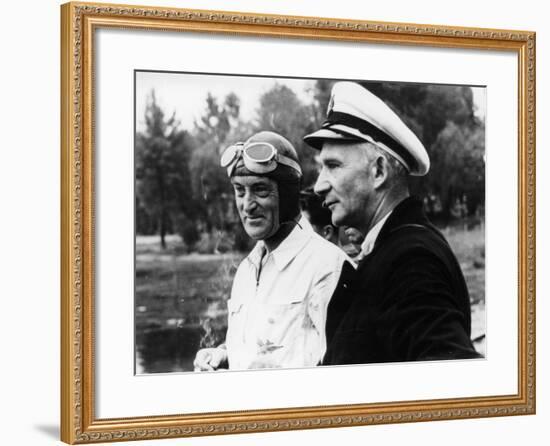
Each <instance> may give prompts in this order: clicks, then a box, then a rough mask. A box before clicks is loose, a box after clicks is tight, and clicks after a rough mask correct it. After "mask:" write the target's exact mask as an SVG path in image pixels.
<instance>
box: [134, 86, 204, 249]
mask: <svg viewBox="0 0 550 446" xmlns="http://www.w3.org/2000/svg"><path fill="white" fill-rule="evenodd" d="M145 122H146V131H145V133H138V134H137V135H136V195H137V198H138V200H139V204H140V205H142V207H140V208H139V209H140V214H139V213H138V214H137V215H138V217H139V216H140V215H147V217H148V218H149V219H151V220H153V221H154V222H155V223H154V226H155V227H156V228H157V230H158V232H159V233H160V237H161V244H162V246H163V247H166V242H165V236H166V234H167V233H170V232H172V231H173V229H174V221H175V218H176V217H177V216H178V215H180V214H185V215H187V216H189V217H190V218H193V214H194V211H195V210H194V202H193V200H192V197H191V183H190V179H191V177H190V173H189V167H190V163H189V161H190V155H191V147H192V141H191V137H190V135H189V134H188V133H186V132H184V131H181V130H179V123H178V122H177V120H176V118H175V116H174V115H173V116H172V117H171V118H169V119H165V117H164V112H163V110H162V109H161V108H160V107H159V105H158V104H157V101H156V97H155V92H154V91H152V92H151V94H150V96H149V100H148V103H147V107H146V111H145ZM137 226H138V228H140V227H141V226H143V222H140V223H139V224H138V225H137Z"/></svg>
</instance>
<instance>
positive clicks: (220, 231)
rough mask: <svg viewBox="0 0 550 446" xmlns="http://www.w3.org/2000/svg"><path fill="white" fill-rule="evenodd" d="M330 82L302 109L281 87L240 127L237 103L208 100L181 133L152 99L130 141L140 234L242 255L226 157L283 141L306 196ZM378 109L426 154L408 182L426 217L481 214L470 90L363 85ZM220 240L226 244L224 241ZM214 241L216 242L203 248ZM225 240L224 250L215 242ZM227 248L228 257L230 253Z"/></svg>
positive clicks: (480, 146)
mask: <svg viewBox="0 0 550 446" xmlns="http://www.w3.org/2000/svg"><path fill="white" fill-rule="evenodd" d="M333 83H334V81H332V80H324V79H323V80H317V81H315V82H314V83H313V86H312V88H311V91H310V92H309V93H310V95H311V97H312V99H313V100H312V102H311V103H303V102H302V101H301V100H300V99H299V97H298V96H297V95H296V93H295V92H294V91H293V90H292V89H291V88H289V87H288V86H286V85H284V84H282V83H275V84H274V86H273V87H272V88H271V89H269V90H268V91H266V92H264V93H263V94H262V95H261V97H260V98H259V101H258V105H257V107H256V110H255V117H254V119H252V120H250V121H245V120H243V119H242V118H241V116H240V112H241V103H240V99H239V97H238V96H237V95H236V94H235V93H229V94H228V95H226V96H225V97H224V98H216V97H214V96H213V95H212V94H210V93H208V94H207V95H206V97H205V102H204V110H203V112H202V115H201V117H200V118H198V119H197V121H196V122H195V123H194V125H193V127H192V128H190V129H185V130H183V129H180V124H179V122H178V121H177V119H176V117H175V115H172V116H171V117H170V118H166V117H165V114H164V111H163V110H162V109H161V108H160V107H159V105H158V104H157V101H156V97H155V93H154V91H152V92H151V93H150V95H149V97H148V102H147V107H146V112H145V121H146V130H145V131H144V132H140V133H138V134H137V135H136V230H137V232H138V233H139V234H153V233H158V234H160V235H161V241H162V244H163V246H164V237H165V235H166V234H168V233H178V234H179V235H180V236H181V237H182V240H183V242H184V243H185V245H186V249H187V250H199V251H204V252H217V251H219V250H220V247H221V246H223V248H222V249H223V250H226V249H229V248H230V249H233V250H243V251H246V250H248V249H249V248H250V246H251V244H252V242H251V240H250V239H249V237H248V236H247V235H246V233H245V232H244V229H243V227H242V224H241V223H240V220H239V216H238V213H237V211H236V208H235V204H234V197H233V191H232V188H231V184H230V182H229V181H228V178H227V175H226V172H225V170H224V169H223V168H221V167H220V165H219V159H220V155H221V153H222V151H223V150H224V149H225V148H226V147H227V146H229V145H230V144H233V143H235V142H238V141H245V140H246V139H248V137H250V136H251V135H252V134H254V133H255V132H257V131H260V130H271V131H274V132H277V133H280V134H282V135H283V136H285V137H286V138H287V139H289V140H290V142H291V143H292V144H293V145H294V147H295V148H296V150H297V152H298V156H299V157H300V162H301V165H302V170H303V172H304V179H303V185H302V186H303V187H304V188H305V187H308V186H311V185H312V184H313V183H314V182H315V179H316V177H317V165H316V162H315V158H314V157H315V155H316V151H314V150H312V149H311V148H309V147H308V146H306V145H305V143H304V142H303V136H304V135H306V134H308V133H311V132H313V131H315V130H316V129H318V128H319V127H320V125H321V124H322V123H323V121H324V119H325V115H326V109H327V105H328V102H329V98H330V91H331V89H332V85H333ZM362 84H363V86H364V87H366V88H368V89H369V90H371V91H372V92H373V93H374V94H376V95H377V96H379V97H380V98H381V99H383V100H384V101H385V102H386V103H387V104H388V105H389V106H390V107H391V108H393V109H394V110H395V111H396V112H397V113H398V114H399V115H400V117H401V118H402V119H403V121H404V122H405V123H406V124H407V125H408V126H409V127H410V128H411V129H412V130H413V132H414V133H415V134H416V135H417V136H418V137H419V139H420V140H421V141H422V142H423V144H424V145H425V147H426V149H427V151H428V154H429V156H430V160H431V169H430V172H429V174H428V175H426V176H425V177H421V178H411V181H410V186H411V191H412V193H415V194H419V195H421V196H424V197H426V201H425V202H426V207H427V211H428V212H430V213H431V217H432V218H433V219H435V220H440V221H442V222H444V223H446V222H448V221H449V220H451V219H453V218H459V217H465V216H467V215H469V216H473V215H480V214H482V211H483V208H484V203H485V188H484V183H485V161H484V154H485V125H484V122H483V121H481V120H480V119H479V118H478V117H476V116H475V114H474V103H473V94H472V90H471V89H470V88H469V87H463V86H442V85H425V84H403V83H389V82H363V83H362ZM220 237H221V238H222V239H223V240H221V239H220ZM207 238H210V239H212V240H206V239H207ZM220 240H221V241H220ZM228 246H229V248H228Z"/></svg>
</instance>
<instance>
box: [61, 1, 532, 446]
mask: <svg viewBox="0 0 550 446" xmlns="http://www.w3.org/2000/svg"><path fill="white" fill-rule="evenodd" d="M61 19H62V20H61V71H62V79H61V86H62V88H61V123H62V129H61V175H62V177H61V222H62V226H61V253H62V255H61V323H62V325H61V336H62V339H61V383H62V386H61V411H62V413H61V439H62V440H63V441H64V442H67V443H70V444H76V443H94V442H109V441H127V440H140V439H160V438H176V437H191V436H206V435H219V434H229V433H245V432H268V431H280V430H296V429H313V428H326V427H338V426H353V425H371V424H386V423H406V422H416V421H431V420H448V419H464V418H477V417H496V416H511V415H527V414H534V413H535V33H534V32H528V31H508V30H494V29H476V28H462V27H449V26H436V25H414V24H401V23H380V22H367V21H357V20H341V19H328V18H314V17H291V16H274V15H260V14H249V13H237V12H235V13H230V12H216V11H200V10H185V9H174V8H153V7H141V6H139V7H138V6H136V7H132V6H121V5H110V4H92V3H80V2H71V3H67V4H64V5H62V8H61ZM102 29H111V30H112V29H117V30H141V31H143V32H146V33H147V32H156V33H172V35H173V34H174V33H179V34H182V35H189V34H193V35H201V36H204V38H206V39H207V38H208V36H226V37H228V38H235V39H238V38H244V37H246V38H252V39H256V40H258V41H259V42H262V39H268V38H278V39H285V41H288V42H290V43H292V42H298V41H304V40H305V41H308V42H311V43H312V44H315V43H316V42H353V43H354V44H355V45H366V44H369V45H379V46H380V48H382V49H383V48H385V47H388V46H397V47H403V48H413V49H414V48H444V49H448V50H449V51H453V50H460V51H479V50H486V51H492V52H502V53H505V54H509V55H512V56H513V57H514V58H515V60H517V67H518V70H517V73H514V75H515V76H516V78H517V112H518V113H517V144H516V147H517V150H516V154H517V166H518V168H517V180H518V181H517V191H518V194H517V209H516V208H515V206H514V207H510V208H509V209H508V210H507V212H509V216H510V219H515V220H517V228H518V229H517V261H516V260H515V259H514V261H515V262H516V264H517V281H516V283H517V288H516V289H510V290H509V293H510V294H512V293H513V297H514V299H515V302H517V307H516V309H517V344H516V345H514V346H513V347H514V348H517V358H516V360H515V361H514V373H515V374H516V375H515V376H517V392H512V393H510V392H507V393H505V394H491V393H489V394H483V395H481V396H480V395H479V394H476V395H474V396H461V397H458V398H447V397H442V398H430V399H420V400H418V399H414V400H410V399H403V400H402V399H399V398H397V399H392V400H391V402H387V401H386V402H372V401H371V402H364V403H359V404H358V403H354V404H350V403H347V402H345V401H346V400H345V398H344V397H343V398H342V402H341V403H340V404H329V405H322V406H320V405H315V404H313V405H312V404H308V403H307V402H306V401H304V404H301V405H298V406H296V405H293V406H292V407H280V406H278V407H274V408H269V409H266V408H262V409H253V410H251V409H249V408H239V409H238V410H232V411H217V410H214V406H212V409H211V410H203V411H195V412H192V413H189V412H187V413H185V412H184V413H182V411H176V412H174V413H170V414H168V415H159V413H158V412H156V413H155V412H154V411H152V412H151V413H147V414H144V415H142V416H129V415H127V414H121V415H120V417H116V418H112V417H99V416H98V414H97V411H96V404H97V402H98V401H97V400H98V392H97V389H98V375H97V370H96V357H97V350H96V349H97V343H96V340H97V338H98V336H99V335H100V333H98V325H97V322H98V321H97V307H96V292H97V288H96V269H97V264H96V261H97V259H96V249H97V243H96V232H95V231H96V227H95V221H96V212H97V210H98V209H99V208H100V205H101V203H97V202H96V191H97V188H98V181H101V180H100V179H99V175H98V172H97V171H96V168H97V157H98V152H97V147H96V141H98V133H97V132H98V131H101V129H98V128H97V126H96V120H97V113H98V107H97V103H96V96H95V93H96V88H97V85H96V82H97V79H96V64H97V63H98V57H100V56H101V54H100V53H101V51H102V50H103V49H102V47H100V46H99V45H97V33H98V31H99V30H102ZM188 57H189V56H188ZM137 68H140V67H137ZM159 68H162V67H159ZM220 72H223V68H222V67H220ZM315 74H316V73H311V75H315ZM405 80H406V79H405ZM131 118H132V117H131V116H130V117H128V119H131ZM490 143H491V142H490V141H489V142H488V144H490ZM514 144H515V143H514ZM101 156H108V155H107V154H105V153H102V154H101ZM503 156H505V155H503ZM494 162H498V160H496V159H495V161H494ZM514 162H515V160H514ZM128 230H129V231H131V228H128ZM508 243H515V241H508ZM132 311H133V309H132V308H130V309H128V314H127V317H128V318H131V313H132ZM128 348H129V349H130V348H132V347H131V346H129V347H128ZM130 367H131V365H130ZM311 372H312V371H310V372H309V373H311ZM252 373H254V372H252ZM181 385H185V376H182V378H181ZM124 397H128V398H130V397H131V395H121V398H124Z"/></svg>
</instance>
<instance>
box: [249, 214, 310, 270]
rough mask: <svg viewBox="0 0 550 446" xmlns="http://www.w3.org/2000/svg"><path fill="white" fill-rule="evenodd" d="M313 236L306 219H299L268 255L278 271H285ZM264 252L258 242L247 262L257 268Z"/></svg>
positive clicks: (263, 247)
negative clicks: (271, 257)
mask: <svg viewBox="0 0 550 446" xmlns="http://www.w3.org/2000/svg"><path fill="white" fill-rule="evenodd" d="M313 234H314V232H313V228H312V226H311V224H310V223H309V221H308V220H307V218H304V217H301V218H300V220H298V224H297V225H296V226H295V227H294V229H292V231H291V232H290V234H288V235H287V236H286V238H285V239H284V240H283V241H282V242H281V243H280V244H279V246H277V248H275V250H273V251H272V252H271V253H270V255H272V256H273V260H274V262H275V266H276V267H277V269H278V270H279V271H282V270H283V269H285V267H286V266H287V265H288V264H289V263H290V262H291V261H292V259H294V257H296V256H297V255H298V253H299V252H300V251H301V250H302V248H303V247H304V246H305V245H306V243H307V242H308V240H309V239H310V238H311V236H312V235H313ZM264 250H265V243H264V242H263V240H260V241H259V242H258V243H256V246H254V248H253V249H252V251H251V252H250V254H249V255H248V257H247V258H248V260H249V262H250V263H252V264H253V265H254V266H255V267H256V268H258V266H259V262H260V259H261V258H262V253H263V251H264Z"/></svg>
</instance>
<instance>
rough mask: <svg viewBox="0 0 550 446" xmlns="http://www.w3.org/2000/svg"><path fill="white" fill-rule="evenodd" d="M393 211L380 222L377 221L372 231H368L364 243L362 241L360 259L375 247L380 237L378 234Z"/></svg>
mask: <svg viewBox="0 0 550 446" xmlns="http://www.w3.org/2000/svg"><path fill="white" fill-rule="evenodd" d="M391 213H392V211H390V212H388V213H387V214H386V215H385V216H384V217H383V218H382V219H381V220H380V221H379V222H378V223H376V224H375V225H374V226H373V227H372V228H371V229H370V231H369V232H368V233H367V235H366V237H365V240H363V243H361V253H360V254H359V259H357V260H361V259H363V258H365V257H366V256H368V255H369V254H370V253H371V252H372V250H373V248H374V244H375V243H376V239H377V238H378V234H379V233H380V231H381V229H382V227H383V226H384V223H386V220H387V219H388V217H389V216H390V215H391Z"/></svg>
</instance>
